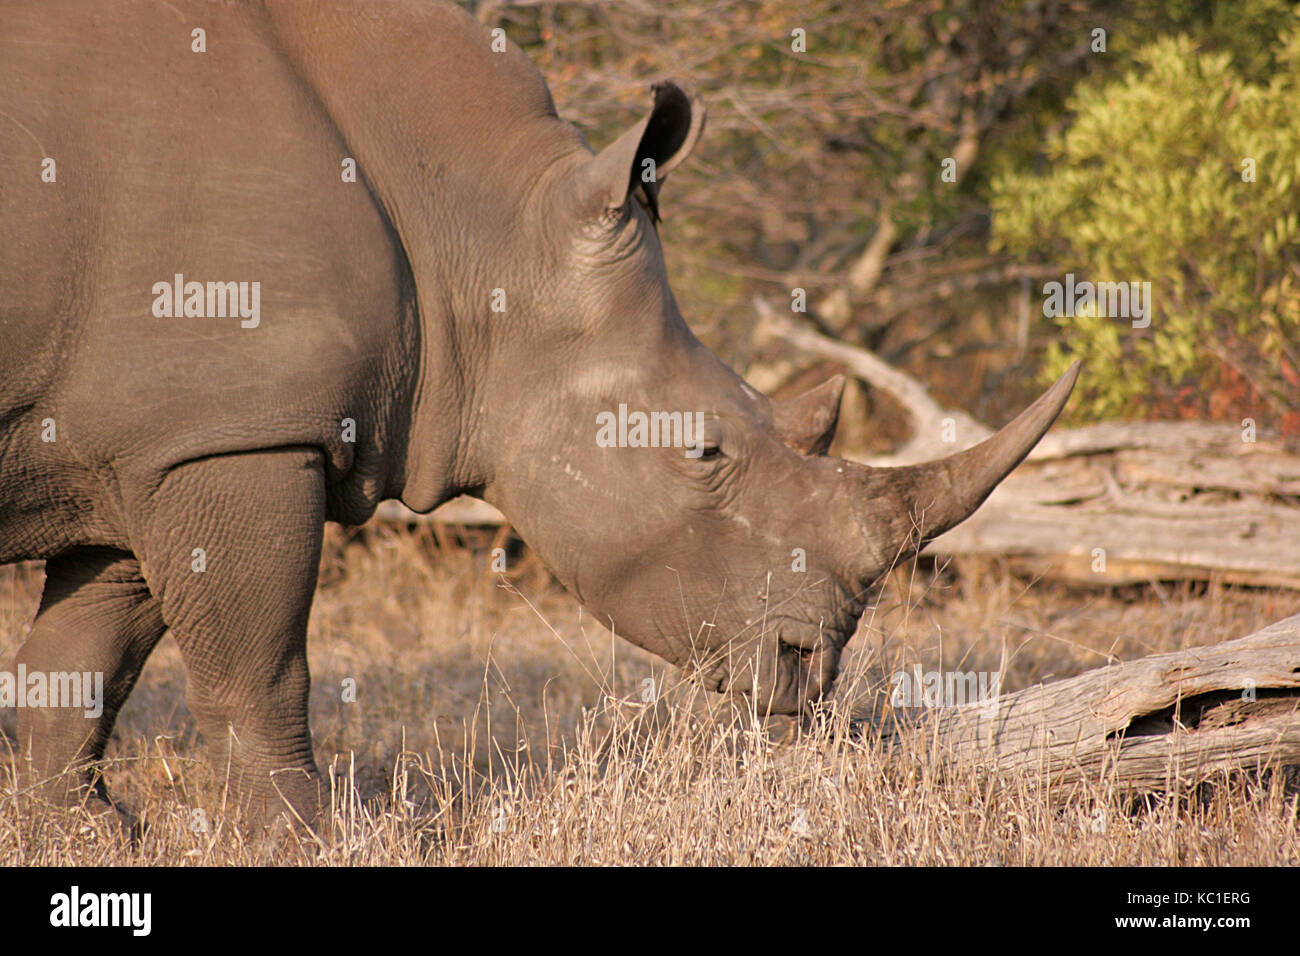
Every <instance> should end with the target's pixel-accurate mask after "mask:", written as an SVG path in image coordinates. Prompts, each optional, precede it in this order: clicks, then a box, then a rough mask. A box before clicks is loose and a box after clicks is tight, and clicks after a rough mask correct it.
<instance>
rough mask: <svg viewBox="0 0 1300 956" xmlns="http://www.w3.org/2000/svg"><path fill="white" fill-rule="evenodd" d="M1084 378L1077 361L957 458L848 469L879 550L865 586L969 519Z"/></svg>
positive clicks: (866, 528) (860, 514)
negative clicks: (1004, 423) (1008, 420)
mask: <svg viewBox="0 0 1300 956" xmlns="http://www.w3.org/2000/svg"><path fill="white" fill-rule="evenodd" d="M1078 375H1079V363H1078V362H1075V363H1074V364H1073V365H1071V366H1070V368H1069V369H1068V370H1067V371H1066V373H1065V374H1064V375H1062V376H1061V378H1060V379H1059V380H1058V381H1057V382H1056V384H1055V385H1053V386H1052V387H1051V388H1050V389H1048V390H1047V391H1046V392H1044V393H1043V394H1042V395H1041V396H1039V398H1038V400H1037V401H1036V402H1034V403H1033V404H1032V405H1030V406H1029V407H1028V408H1027V409H1025V410H1024V411H1023V412H1021V413H1020V415H1019V416H1017V417H1016V419H1015V420H1014V421H1012V422H1011V423H1010V424H1008V425H1007V426H1006V427H1005V428H1003V429H1002V430H1001V431H999V432H998V433H997V434H995V435H992V436H990V437H989V438H987V439H985V440H984V441H982V442H980V443H979V444H978V445H975V446H973V447H971V448H968V449H966V450H965V451H961V452H958V453H957V454H955V455H951V456H949V457H947V458H943V459H940V460H938V461H931V462H926V463H924V464H920V465H907V466H904V467H901V468H872V467H868V466H866V465H860V464H856V463H845V464H844V465H843V466H842V467H843V468H844V471H845V475H846V477H847V478H848V480H849V481H850V482H853V483H854V487H852V488H851V489H850V494H851V495H852V496H853V498H852V500H853V502H854V507H855V509H856V511H857V515H856V517H857V519H858V523H859V526H860V527H861V528H862V530H863V532H864V533H865V534H866V535H867V538H868V542H869V546H870V547H869V550H870V551H871V552H872V553H871V555H870V557H869V558H868V563H869V565H870V566H869V567H867V568H861V569H859V570H858V578H859V580H862V581H864V582H866V583H868V584H869V583H870V582H871V581H874V580H875V579H876V578H877V577H879V575H880V574H881V573H883V572H884V571H886V570H887V569H888V568H889V567H890V565H891V564H892V563H894V562H896V561H899V560H904V559H906V558H907V557H909V556H910V555H912V554H914V553H915V552H917V551H919V550H920V549H921V548H922V547H924V546H925V543H926V542H927V541H930V540H931V539H933V538H936V537H938V536H939V535H941V534H943V533H944V532H945V531H947V530H948V529H949V528H952V527H953V526H955V525H957V524H960V523H961V522H962V521H965V520H966V519H967V518H969V517H970V516H971V515H972V514H973V513H974V512H975V509H976V508H978V507H979V506H980V505H981V504H983V503H984V499H985V498H987V497H988V496H989V494H990V493H991V492H992V491H993V489H994V488H996V487H997V485H998V483H999V482H1000V481H1002V479H1003V478H1005V477H1006V476H1007V475H1008V474H1010V472H1011V470H1012V469H1013V468H1015V467H1016V465H1018V464H1020V462H1021V461H1022V460H1023V459H1024V457H1025V456H1026V455H1028V454H1029V452H1030V451H1031V450H1032V449H1033V447H1034V446H1035V445H1036V444H1038V441H1039V439H1040V438H1042V437H1043V435H1044V434H1045V433H1046V432H1047V430H1048V429H1049V428H1050V427H1051V426H1052V423H1053V422H1054V421H1056V417H1057V416H1058V415H1059V414H1060V413H1061V409H1062V408H1064V407H1065V402H1066V400H1067V399H1068V398H1069V397H1070V392H1071V390H1072V389H1073V388H1074V382H1075V379H1076V378H1078Z"/></svg>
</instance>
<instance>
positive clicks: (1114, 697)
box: [874, 615, 1300, 797]
mask: <svg viewBox="0 0 1300 956" xmlns="http://www.w3.org/2000/svg"><path fill="white" fill-rule="evenodd" d="M874 727H875V729H876V730H877V732H879V733H880V734H881V736H882V737H883V738H884V739H885V740H886V741H887V742H894V743H897V742H899V741H900V740H901V739H902V737H903V735H905V734H907V733H913V732H915V731H916V730H918V729H919V730H920V731H922V732H923V733H924V734H925V735H926V740H927V743H928V744H930V745H934V746H936V747H937V749H938V750H939V751H941V752H943V753H945V754H947V755H948V757H949V758H950V759H951V760H952V761H954V762H955V763H959V764H974V765H977V766H979V767H981V768H983V769H984V770H986V771H989V772H994V773H999V774H1017V775H1028V776H1029V777H1030V779H1031V780H1032V781H1033V782H1034V784H1035V785H1036V786H1039V787H1046V788H1050V789H1052V790H1054V791H1057V792H1058V793H1059V794H1060V795H1061V796H1062V797H1064V796H1066V795H1068V794H1069V793H1072V792H1075V791H1077V790H1078V789H1079V788H1081V787H1082V788H1088V787H1095V786H1098V785H1103V784H1104V785H1107V786H1109V787H1113V786H1115V785H1119V787H1120V788H1121V789H1128V790H1134V791H1137V790H1147V791H1151V790H1160V791H1170V790H1176V789H1179V788H1181V787H1184V786H1189V785H1194V784H1197V783H1200V782H1203V781H1205V780H1207V779H1209V778H1211V777H1214V776H1216V775H1218V774H1220V773H1222V772H1224V771H1233V770H1241V771H1259V770H1263V769H1266V768H1273V769H1276V768H1280V767H1287V766H1295V765H1300V615H1295V616H1293V617H1289V618H1286V619H1284V620H1282V621H1279V622H1277V623H1276V624H1272V625H1270V626H1269V627H1266V628H1264V629H1263V630H1260V631H1256V632H1255V633H1254V634H1251V635H1249V636H1247V637H1242V638H1239V639H1237V640H1233V641H1227V642H1225V643H1222V644H1214V645H1210V646H1207V647H1194V648H1189V649H1188V650H1185V651H1177V652H1174V653H1168V654H1155V655H1152V656H1150V657H1144V658H1141V659H1139V660H1135V661H1128V662H1125V663H1115V664H1109V665H1107V666H1105V667H1100V668H1097V669H1095V670H1091V671H1088V672H1087V673H1085V674H1080V675H1079V676H1077V677H1072V678H1068V679H1066V680H1060V681H1054V682H1052V683H1049V684H1039V685H1037V686H1035V687H1030V688H1027V689H1025V690H1021V691H1016V692H1014V693H1008V694H1002V695H1000V696H996V697H993V698H991V699H990V700H989V701H984V702H976V703H971V704H964V705H962V706H957V707H936V708H933V709H931V710H928V711H923V712H917V711H914V710H913V711H894V712H892V713H890V714H887V715H886V717H885V719H884V720H883V721H880V722H878V723H876V724H874Z"/></svg>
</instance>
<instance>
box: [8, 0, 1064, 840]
mask: <svg viewBox="0 0 1300 956" xmlns="http://www.w3.org/2000/svg"><path fill="white" fill-rule="evenodd" d="M0 47H3V52H4V58H5V61H4V66H3V69H2V70H0V103H3V107H4V110H3V115H0V127H2V128H3V129H4V135H3V136H2V137H0V223H2V232H0V235H3V237H4V238H3V242H0V456H2V457H0V562H16V561H22V560H36V559H44V561H45V562H46V564H45V574H46V579H45V586H44V593H43V595H42V598H41V603H40V609H39V612H38V613H37V616H36V619H35V622H34V624H33V626H32V628H31V633H30V635H29V637H28V638H27V640H26V643H25V644H24V646H23V647H22V648H21V650H20V652H19V655H18V660H17V662H16V666H18V667H21V668H23V669H24V672H25V673H26V674H28V675H32V674H36V673H44V674H53V673H67V672H95V673H102V675H103V679H104V700H103V707H102V712H101V713H98V714H95V713H93V712H92V711H88V710H85V709H83V708H77V707H69V706H45V707H27V708H24V709H21V710H20V711H19V717H20V724H19V730H20V737H21V743H22V744H23V745H24V746H26V747H27V748H29V755H30V761H31V762H30V766H31V768H32V769H33V771H34V772H35V773H37V774H38V775H43V776H44V778H49V777H51V776H55V775H59V776H60V779H61V780H62V781H63V785H62V788H61V789H59V793H60V794H62V796H61V797H60V799H74V798H75V799H82V800H88V801H90V802H91V803H93V804H95V805H96V807H98V808H99V809H101V810H102V811H104V812H108V810H109V809H110V808H112V807H114V806H115V805H114V804H113V803H112V802H111V797H110V796H109V793H108V791H107V789H106V788H105V787H104V785H103V782H102V779H101V778H100V776H99V775H98V774H97V772H96V771H95V762H96V760H97V759H98V758H100V757H101V756H102V753H103V750H104V747H105V743H106V741H107V739H108V736H109V733H110V730H111V728H112V726H113V721H114V717H115V715H116V714H117V713H118V710H119V709H120V707H121V706H122V704H123V702H124V701H125V699H126V697H127V695H128V694H129V693H130V691H131V689H132V686H133V684H134V683H135V681H136V679H137V677H138V675H139V674H140V671H141V668H142V667H143V665H144V663H145V660H146V658H147V657H148V655H149V653H150V652H151V650H152V649H153V648H154V646H155V645H156V644H157V642H158V641H159V639H160V638H161V637H162V635H163V633H164V631H167V630H169V631H170V632H171V633H172V634H173V635H174V637H175V639H176V642H177V644H178V645H179V647H180V650H181V653H182V656H183V659H184V663H185V668H186V675H187V686H186V699H187V702H188V706H189V709H190V711H191V712H192V714H193V716H194V718H195V719H196V721H197V724H198V726H199V729H200V731H201V732H202V734H203V735H204V737H205V738H206V739H207V741H208V744H209V747H210V748H211V749H212V750H213V751H215V755H214V756H215V763H216V764H217V766H219V767H221V768H222V769H223V770H225V771H226V772H228V773H229V774H230V776H231V780H232V782H233V784H234V787H235V792H236V793H238V794H239V795H240V797H241V800H242V803H243V805H244V806H245V807H246V808H247V809H248V810H249V811H250V812H251V813H252V814H254V815H258V814H260V815H262V816H263V817H265V816H267V815H270V816H274V815H275V814H277V813H281V812H285V809H286V807H287V808H291V809H292V811H293V813H295V814H296V815H298V816H300V817H301V818H303V819H305V820H309V821H310V820H312V819H314V818H315V817H316V814H317V813H318V812H319V809H320V805H321V790H320V778H319V775H318V772H317V768H316V765H315V763H314V761H313V754H312V738H311V732H310V728H309V726H308V719H307V698H308V687H309V675H308V667H307V655H306V633H307V619H308V612H309V610H310V608H311V604H312V598H313V593H314V590H315V583H316V574H317V566H318V561H319V557H320V552H321V541H322V532H323V528H324V524H325V522H327V521H334V522H342V523H347V524H360V523H362V522H365V521H366V520H367V519H368V518H370V517H371V515H372V514H373V512H374V511H375V509H376V506H377V505H378V504H379V503H380V502H381V501H383V500H385V499H398V500H400V501H401V502H403V503H404V504H405V505H407V506H409V507H410V508H412V509H414V510H415V511H417V512H428V511H430V510H432V509H433V508H435V507H436V506H438V505H439V504H440V503H442V502H445V501H447V500H448V499H450V498H452V497H454V496H457V495H460V494H469V495H475V496H479V497H481V498H483V499H486V500H487V501H489V502H491V503H493V504H495V505H496V506H497V507H498V508H499V509H500V510H501V511H502V512H503V513H504V514H505V515H506V516H507V517H508V518H509V520H510V522H511V524H512V525H513V526H514V527H515V528H516V529H517V530H518V533H519V534H520V535H521V536H522V538H523V539H524V540H525V541H526V542H527V543H528V545H529V546H530V547H531V548H532V549H534V550H535V552H536V553H537V554H538V555H539V556H540V557H541V559H542V560H543V561H544V562H545V563H546V565H547V566H548V567H549V568H550V569H551V571H552V572H553V573H554V575H555V577H556V578H557V579H558V580H559V581H560V582H562V583H563V584H564V585H565V586H566V587H567V588H568V589H570V590H571V591H572V593H573V594H574V595H576V597H577V599H578V600H579V601H580V602H581V603H582V604H583V605H584V606H585V607H587V608H589V609H590V610H591V611H592V612H593V613H594V614H595V615H597V616H598V618H599V619H600V621H601V622H602V624H604V625H606V626H608V627H609V628H611V629H612V630H613V631H614V632H615V633H616V634H618V635H619V636H621V637H623V638H626V639H627V640H629V641H631V642H633V643H635V644H637V645H640V646H641V647H643V648H646V649H648V650H649V651H651V652H653V653H654V654H656V655H659V656H660V657H662V658H663V659H665V660H667V661H669V662H671V663H673V664H676V665H680V666H682V667H683V668H686V669H687V670H688V672H689V673H691V674H693V675H695V677H696V679H698V680H699V681H700V682H702V683H703V685H704V686H706V687H707V688H709V689H710V690H715V691H722V692H727V693H731V694H737V695H747V699H748V700H749V701H750V702H751V703H752V704H753V705H755V706H756V707H757V708H758V709H759V710H760V711H761V712H762V713H764V714H799V713H803V712H805V711H806V710H807V709H808V708H809V707H810V706H811V705H812V704H814V703H815V702H816V701H818V700H819V699H820V698H822V696H823V695H824V694H825V693H826V692H827V691H828V690H829V689H830V687H831V685H832V682H833V681H834V679H835V676H836V672H837V668H838V663H839V659H840V654H841V651H842V649H843V647H844V645H845V643H846V642H847V640H848V639H849V637H850V636H851V635H852V633H853V632H854V629H855V627H856V624H857V621H858V619H859V617H860V615H861V614H862V612H863V610H864V607H865V605H866V602H867V595H868V593H869V588H870V587H871V585H872V583H873V582H875V581H876V580H877V579H878V578H879V577H880V576H881V575H882V574H883V573H884V572H885V571H886V570H887V569H889V568H890V567H891V566H892V565H893V564H894V563H895V562H898V561H900V560H902V559H904V558H906V557H908V556H909V555H911V554H913V553H915V552H916V551H917V549H918V548H920V547H922V546H923V545H924V544H925V542H927V541H928V540H930V539H931V538H933V537H934V536H936V535H938V534H940V533H942V532H943V531H945V530H946V529H948V528H951V527H952V526H953V525H955V524H957V523H958V522H960V521H962V520H964V519H965V518H966V517H967V516H969V515H970V514H971V513H972V512H973V511H974V510H975V509H976V508H977V507H978V506H979V505H980V503H981V502H982V501H983V500H984V499H985V498H986V497H987V495H988V494H989V493H990V491H991V490H992V489H993V488H994V487H995V486H996V485H997V484H998V482H1000V481H1001V480H1002V479H1003V478H1004V477H1005V476H1006V475H1007V474H1008V473H1009V472H1010V471H1011V469H1012V468H1014V467H1015V466H1016V464H1017V463H1018V462H1020V460H1021V459H1022V458H1023V457H1024V456H1025V455H1026V454H1027V453H1028V452H1029V451H1030V450H1031V448H1032V447H1033V446H1034V444H1035V443H1036V442H1037V441H1038V440H1039V438H1040V437H1041V436H1042V435H1043V434H1044V432H1045V431H1046V430H1047V429H1048V428H1049V427H1050V425H1051V424H1052V422H1053V421H1054V420H1055V418H1056V416H1057V415H1058V413H1059V412H1060V410H1061V408H1062V406H1063V405H1064V403H1065V401H1066V399H1067V397H1068V395H1069V392H1070V390H1071V387H1072V385H1073V382H1074V376H1075V374H1076V371H1075V370H1073V369H1072V370H1071V371H1070V372H1069V373H1067V375H1066V376H1065V377H1064V378H1062V380H1061V381H1059V382H1058V383H1057V384H1056V385H1054V386H1053V387H1052V388H1051V389H1050V390H1048V391H1047V392H1046V393H1045V394H1044V395H1043V396H1042V397H1040V398H1039V399H1038V400H1037V401H1036V402H1035V403H1034V404H1033V405H1032V406H1030V407H1029V408H1028V409H1027V410H1026V411H1025V412H1023V413H1022V414H1021V415H1020V416H1019V417H1018V418H1016V419H1015V420H1014V421H1013V422H1011V423H1010V424H1009V425H1007V426H1006V427H1005V428H1004V429H1002V430H1001V431H999V432H998V433H997V434H995V435H994V436H992V437H991V438H989V439H988V440H986V441H985V442H983V443H982V444H980V445H977V446H975V447H973V448H970V449H967V450H964V451H961V452H960V453H957V454H955V455H953V456H951V457H949V458H946V459H944V460H941V461H935V462H932V463H928V464H921V465H916V466H911V467H899V468H890V469H883V468H873V467H867V466H865V465H862V464H858V463H853V462H849V461H846V460H841V459H838V458H834V457H829V456H828V455H827V447H828V444H829V442H830V439H831V435H832V433H833V431H834V428H835V424H836V420H837V415H838V403H839V398H840V389H839V385H840V384H842V380H841V381H832V382H830V383H828V384H827V385H826V386H823V387H821V388H818V389H814V390H813V391H812V392H809V393H808V394H807V395H805V396H803V397H801V398H797V399H794V400H791V401H786V402H776V401H772V400H769V399H768V398H767V397H765V396H764V395H762V394H760V393H759V392H758V391H756V390H755V389H754V388H752V387H750V386H749V385H748V384H747V383H746V382H745V381H743V380H742V379H741V378H740V377H739V376H738V375H736V374H735V373H734V372H733V371H732V370H731V369H729V368H728V367H727V366H726V365H725V364H724V363H723V362H721V361H720V360H719V359H718V358H717V357H715V356H714V355H713V354H712V353H711V352H710V351H709V349H707V348H706V347H705V346H704V345H703V344H701V342H700V341H699V340H698V339H697V338H696V337H695V335H693V334H692V332H691V330H690V328H689V327H688V326H687V324H686V322H685V321H684V319H683V317H682V315H681V313H680V312H679V310H678V307H677V304H676V303H675V301H674V298H673V293H672V290H671V289H670V288H669V284H668V281H667V277H666V275H665V268H664V258H663V251H662V246H661V243H660V239H659V236H658V232H657V229H658V222H659V215H658V213H659V202H660V192H661V189H662V187H663V184H664V182H665V178H666V177H667V176H668V175H669V174H671V172H672V171H673V170H674V169H675V168H676V167H677V166H678V165H679V164H680V163H682V161H683V160H684V159H685V158H686V156H687V154H688V153H689V152H691V150H692V148H693V147H695V146H696V144H697V141H698V140H699V138H700V134H701V130H702V128H703V125H704V109H703V106H702V104H701V102H700V99H699V97H698V96H697V95H696V94H695V92H694V91H693V89H692V88H691V87H690V86H689V85H688V84H686V83H676V82H671V81H665V82H661V83H658V84H656V85H655V86H654V87H653V91H652V92H653V100H652V102H649V97H648V98H647V100H648V102H647V107H648V112H647V113H646V115H645V116H644V118H643V119H641V120H640V122H638V123H636V125H634V126H632V127H631V128H630V129H628V130H627V131H626V132H625V133H623V134H622V135H620V136H619V137H618V138H617V139H615V140H614V142H612V143H611V144H609V145H607V146H606V147H605V148H604V149H602V150H600V151H599V152H593V150H592V149H591V148H590V147H589V146H588V145H587V143H586V141H585V139H584V138H583V136H582V134H580V133H579V132H578V130H577V129H576V128H575V127H574V126H572V125H571V124H569V123H567V122H565V121H563V120H562V119H560V118H559V116H558V115H557V112H556V109H555V105H554V103H553V102H552V98H551V95H550V92H549V90H548V88H547V86H546V83H545V82H544V80H543V78H542V76H541V75H540V74H539V72H538V71H537V69H536V68H535V67H534V66H533V64H532V63H531V62H530V61H529V60H528V58H527V57H526V55H525V54H524V53H523V52H522V51H521V50H520V49H519V48H517V47H516V46H514V45H507V44H504V43H502V42H500V37H499V36H494V35H493V34H492V33H491V32H490V31H488V30H487V29H485V28H484V27H483V26H481V25H480V24H479V23H478V22H477V21H475V20H474V19H473V18H472V17H470V16H469V15H468V14H467V13H465V12H464V11H462V10H461V9H459V8H458V7H456V6H454V5H451V4H444V3H437V2H431V0H430V2H425V0H401V2H399V0H385V2H379V0H349V2H342V0H339V2H321V3H309V2H290V0H283V2H281V0H264V2H260V3H253V2H248V3H216V2H201V0H169V2H167V3H158V2H131V0H114V2H110V3H94V4H92V3H86V2H84V0H34V2H28V3H7V4H5V5H4V7H3V9H2V10H0ZM647 424H648V425H649V426H650V427H647ZM649 432H654V434H649ZM792 556H793V557H792ZM29 679H30V678H29ZM18 690H19V692H21V691H22V688H19V689H18ZM48 703H51V704H52V703H58V702H54V701H50V702H48ZM62 703H63V704H66V701H65V702H62ZM65 771H67V772H65Z"/></svg>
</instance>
